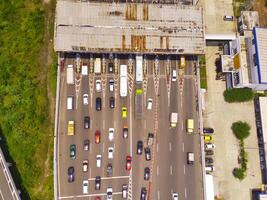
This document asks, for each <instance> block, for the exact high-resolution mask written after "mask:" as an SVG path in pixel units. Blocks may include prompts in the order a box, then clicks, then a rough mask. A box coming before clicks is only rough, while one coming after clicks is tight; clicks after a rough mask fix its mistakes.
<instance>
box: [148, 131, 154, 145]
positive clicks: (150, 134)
mask: <svg viewBox="0 0 267 200" xmlns="http://www.w3.org/2000/svg"><path fill="white" fill-rule="evenodd" d="M153 141H154V133H148V136H147V146H152V145H153Z"/></svg>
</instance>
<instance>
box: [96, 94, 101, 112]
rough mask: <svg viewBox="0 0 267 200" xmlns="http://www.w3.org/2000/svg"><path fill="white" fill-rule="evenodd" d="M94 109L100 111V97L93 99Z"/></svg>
mask: <svg viewBox="0 0 267 200" xmlns="http://www.w3.org/2000/svg"><path fill="white" fill-rule="evenodd" d="M95 109H96V110H97V111H100V110H101V109H102V103H101V98H100V97H97V98H96V100H95Z"/></svg>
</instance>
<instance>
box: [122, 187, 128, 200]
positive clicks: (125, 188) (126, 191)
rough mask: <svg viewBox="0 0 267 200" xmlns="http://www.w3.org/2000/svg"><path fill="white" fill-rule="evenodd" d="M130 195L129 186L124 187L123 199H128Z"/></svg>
mask: <svg viewBox="0 0 267 200" xmlns="http://www.w3.org/2000/svg"><path fill="white" fill-rule="evenodd" d="M127 195H128V186H127V185H126V184H123V185H122V198H123V199H127Z"/></svg>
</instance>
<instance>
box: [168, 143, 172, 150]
mask: <svg viewBox="0 0 267 200" xmlns="http://www.w3.org/2000/svg"><path fill="white" fill-rule="evenodd" d="M169 146H170V152H172V143H169Z"/></svg>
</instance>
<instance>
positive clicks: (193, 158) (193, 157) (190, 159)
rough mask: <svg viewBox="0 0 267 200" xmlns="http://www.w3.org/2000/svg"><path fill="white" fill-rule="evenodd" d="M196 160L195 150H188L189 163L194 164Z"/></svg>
mask: <svg viewBox="0 0 267 200" xmlns="http://www.w3.org/2000/svg"><path fill="white" fill-rule="evenodd" d="M194 161H195V156H194V153H193V152H187V164H188V165H193V164H194Z"/></svg>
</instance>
